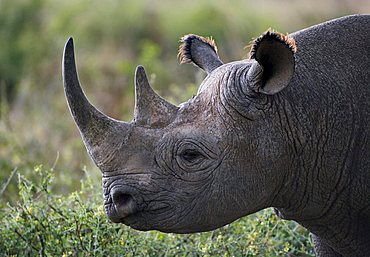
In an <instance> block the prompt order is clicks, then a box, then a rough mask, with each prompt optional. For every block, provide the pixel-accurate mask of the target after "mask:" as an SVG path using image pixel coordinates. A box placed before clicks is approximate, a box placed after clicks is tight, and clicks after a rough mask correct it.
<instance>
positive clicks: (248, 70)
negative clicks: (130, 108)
mask: <svg viewBox="0 0 370 257" xmlns="http://www.w3.org/2000/svg"><path fill="white" fill-rule="evenodd" d="M294 52H295V45H294V41H293V40H292V39H291V38H288V37H287V36H284V35H281V34H278V33H274V32H267V33H266V34H264V35H263V36H261V37H260V38H258V39H256V40H255V41H254V43H253V46H252V50H251V58H250V59H248V60H242V61H237V62H231V63H227V64H223V63H222V62H221V60H220V59H219V57H218V55H217V48H216V46H215V44H214V42H213V40H211V39H206V38H202V37H199V36H196V35H187V36H185V37H183V38H182V44H181V46H180V51H179V57H180V59H181V60H182V62H186V63H193V64H195V65H197V66H199V67H200V68H202V69H203V70H205V71H206V72H207V74H208V76H207V77H206V78H205V80H204V81H203V83H202V84H201V85H200V87H199V90H198V93H197V95H196V96H195V97H193V98H192V99H190V100H189V101H187V102H185V103H182V104H180V105H179V106H175V105H173V104H171V103H169V102H167V101H166V100H164V99H163V98H161V97H160V96H159V95H157V94H156V93H155V92H154V91H153V89H152V88H151V87H150V85H149V82H148V80H147V77H146V74H145V71H144V68H143V67H141V66H139V67H138V68H137V69H136V75H135V89H136V93H135V109H134V119H133V120H132V121H131V122H123V121H118V120H114V119H112V118H110V117H108V116H106V115H104V114H103V113H101V112H100V111H98V110H97V109H96V108H95V107H94V106H93V105H91V103H90V102H89V101H88V100H87V98H86V96H85V94H84V92H83V90H82V89H81V87H80V84H79V80H78V77H77V72H76V65H75V58H74V50H73V41H72V39H69V41H68V42H67V44H66V46H65V50H64V58H63V79H64V87H65V94H66V97H67V100H68V104H69V107H70V111H71V113H72V116H73V118H74V120H75V122H76V124H77V126H78V128H79V130H80V133H81V136H82V139H83V141H84V144H85V146H86V148H87V151H88V153H89V155H90V156H91V158H92V159H93V160H94V162H95V163H96V165H97V166H98V167H99V168H100V170H101V171H102V175H103V190H104V207H105V211H106V213H107V215H108V217H109V218H110V219H111V220H112V221H113V222H122V223H124V224H127V225H129V226H131V227H133V228H136V229H139V230H152V229H155V230H160V231H164V232H176V233H189V232H197V231H207V230H211V229H215V228H217V227H220V226H223V225H225V224H227V223H230V222H232V221H233V220H235V219H238V218H240V217H242V216H244V215H247V214H250V213H253V212H256V211H258V210H260V209H263V208H265V207H268V206H273V204H274V200H275V198H276V197H275V196H276V194H277V193H278V192H279V190H280V189H281V187H283V179H284V170H285V168H286V167H285V165H286V158H287V157H286V156H287V154H286V153H287V142H286V141H284V140H283V137H282V135H281V134H282V132H281V130H280V128H279V122H278V120H279V117H277V116H276V114H274V113H275V112H274V108H275V100H276V98H277V97H278V94H277V93H278V92H280V91H281V90H283V89H284V88H285V87H286V86H287V85H288V84H289V81H290V80H291V77H292V75H293V72H294Z"/></svg>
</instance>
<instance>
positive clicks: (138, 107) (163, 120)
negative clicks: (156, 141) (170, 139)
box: [134, 66, 178, 127]
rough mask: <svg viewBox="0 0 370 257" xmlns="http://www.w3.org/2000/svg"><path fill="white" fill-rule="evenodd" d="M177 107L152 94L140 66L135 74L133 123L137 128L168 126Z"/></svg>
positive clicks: (152, 91)
mask: <svg viewBox="0 0 370 257" xmlns="http://www.w3.org/2000/svg"><path fill="white" fill-rule="evenodd" d="M177 109H178V107H176V106H175V105H173V104H171V103H169V102H167V101H166V100H164V99H163V98H162V97H160V96H159V95H158V94H157V93H155V92H154V90H153V89H152V87H151V86H150V84H149V81H148V78H147V76H146V73H145V70H144V68H143V67H142V66H138V67H137V68H136V74H135V109H134V122H135V124H137V125H139V126H147V127H161V126H165V125H166V124H168V123H169V122H170V121H171V120H172V119H173V117H174V115H175V114H176V111H177Z"/></svg>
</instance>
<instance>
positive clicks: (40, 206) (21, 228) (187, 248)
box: [0, 166, 313, 256]
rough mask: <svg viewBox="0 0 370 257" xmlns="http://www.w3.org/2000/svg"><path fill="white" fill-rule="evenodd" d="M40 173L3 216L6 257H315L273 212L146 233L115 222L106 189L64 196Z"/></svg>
mask: <svg viewBox="0 0 370 257" xmlns="http://www.w3.org/2000/svg"><path fill="white" fill-rule="evenodd" d="M34 172H35V173H36V174H37V175H38V177H39V180H38V181H37V183H32V182H30V181H29V180H28V179H27V178H25V177H24V176H22V175H20V174H18V189H19V201H18V203H17V204H14V205H11V204H8V205H7V206H6V207H4V208H3V211H2V212H1V214H0V218H1V220H2V222H3V224H2V226H1V228H0V254H1V255H2V256H37V255H40V256H313V251H312V247H311V243H310V241H309V236H308V233H307V232H306V230H304V229H303V228H302V227H300V226H299V225H297V224H296V223H293V222H285V221H282V220H279V219H277V218H276V216H275V214H273V212H272V211H271V210H265V211H261V212H259V213H257V214H255V215H251V216H249V217H245V218H242V219H240V220H239V221H237V222H234V223H232V224H230V225H227V226H225V227H222V228H220V229H217V230H215V231H213V232H207V233H196V234H191V235H176V234H164V233H160V232H156V231H149V232H140V231H136V230H133V229H131V228H129V227H127V226H124V225H119V224H113V223H111V222H109V220H108V218H107V217H106V216H105V214H104V210H103V205H102V196H101V188H100V187H101V186H100V185H98V183H96V182H95V181H92V180H91V179H90V178H89V177H87V179H86V181H82V182H81V186H80V190H79V191H76V192H73V193H71V194H69V195H66V196H61V195H56V194H55V193H54V192H53V191H52V189H51V188H52V185H53V179H54V176H55V172H54V171H53V170H52V169H45V168H43V167H42V166H36V167H35V168H34Z"/></svg>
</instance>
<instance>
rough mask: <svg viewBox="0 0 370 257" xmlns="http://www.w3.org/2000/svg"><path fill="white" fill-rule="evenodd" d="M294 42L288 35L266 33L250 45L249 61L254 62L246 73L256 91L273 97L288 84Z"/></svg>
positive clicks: (294, 49) (291, 69)
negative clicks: (252, 60)
mask: <svg viewBox="0 0 370 257" xmlns="http://www.w3.org/2000/svg"><path fill="white" fill-rule="evenodd" d="M296 51H297V46H296V43H295V40H294V39H293V38H291V37H289V36H288V35H283V34H280V33H277V32H273V31H267V32H266V33H265V34H263V35H262V36H261V37H259V38H257V39H256V40H255V41H254V42H253V45H252V49H251V52H250V59H254V60H256V62H255V63H253V64H252V66H251V68H250V69H249V72H248V77H249V80H250V81H253V83H254V84H255V85H256V88H255V89H256V91H257V92H260V93H264V94H268V95H273V94H275V93H277V92H279V91H281V90H282V89H284V88H285V87H286V86H287V85H288V84H289V82H290V80H291V78H292V76H293V73H294V67H295V57H294V55H295V52H296Z"/></svg>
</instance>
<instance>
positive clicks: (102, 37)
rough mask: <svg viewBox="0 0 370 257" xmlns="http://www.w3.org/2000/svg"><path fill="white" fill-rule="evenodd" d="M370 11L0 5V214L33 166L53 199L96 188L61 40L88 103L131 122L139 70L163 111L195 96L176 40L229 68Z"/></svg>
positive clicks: (262, 4) (335, 1)
mask: <svg viewBox="0 0 370 257" xmlns="http://www.w3.org/2000/svg"><path fill="white" fill-rule="evenodd" d="M369 11H370V2H369V1H367V0H363V1H362V0H328V1H322V0H312V1H293V0H290V1H288V0H280V1H272V0H269V1H262V0H260V1H246V0H235V1H226V0H218V1H211V0H205V1H195V0H188V1H170V0H163V1H143V0H137V1H124V0H121V1H119V0H107V1H98V0H92V1H88V0H82V1H79V0H64V1H51V0H33V1H30V0H0V119H1V120H0V190H1V192H0V193H1V195H0V196H1V202H0V206H5V205H6V203H7V202H10V203H14V202H16V201H17V198H18V193H17V190H18V188H17V179H16V176H15V175H14V174H15V173H16V172H12V171H17V173H20V174H22V175H24V176H26V177H27V179H29V180H30V181H34V180H35V181H37V179H38V175H37V174H35V172H34V167H35V166H36V165H38V164H43V165H44V167H48V168H51V167H52V168H53V170H54V171H55V176H56V179H55V183H54V184H53V190H55V192H57V193H60V194H69V193H71V192H73V191H74V190H76V188H78V187H79V186H80V180H84V179H85V178H86V173H85V172H84V170H87V171H88V172H89V174H90V175H91V176H92V177H93V179H94V180H96V181H99V180H100V177H99V176H100V174H99V171H98V170H97V168H96V167H95V166H94V165H93V163H92V162H91V160H90V159H89V157H88V156H87V153H86V151H85V148H84V146H83V144H82V140H81V139H80V136H79V134H78V131H77V128H76V126H75V125H74V123H73V120H72V118H71V116H70V114H69V110H68V107H67V104H66V101H65V97H64V93H63V85H62V79H61V58H62V52H63V47H64V43H65V42H66V40H67V39H68V37H70V36H73V38H74V40H75V49H76V56H77V65H78V70H79V77H80V80H81V83H82V85H83V87H84V89H85V92H86V93H87V95H88V97H89V99H90V100H91V101H92V102H93V103H94V105H95V106H97V107H98V108H99V109H101V110H102V111H103V112H105V113H106V114H108V115H110V116H112V117H114V118H117V119H124V120H130V119H131V118H132V113H133V100H134V93H133V89H134V88H133V77H134V70H135V67H136V66H137V65H139V64H141V65H144V67H145V68H146V71H147V73H148V74H149V77H150V80H151V82H152V86H153V87H154V88H155V89H156V91H158V92H159V93H160V94H161V95H162V96H164V97H165V98H167V99H169V100H170V101H171V102H173V103H175V104H179V103H180V102H182V101H185V100H187V99H188V98H189V97H191V96H192V95H193V94H195V93H196V90H197V86H198V85H199V84H200V82H201V80H202V79H203V78H204V76H205V74H204V73H203V72H202V71H199V70H198V69H196V68H195V67H194V66H192V65H180V64H179V61H178V60H177V58H176V55H177V48H178V41H179V38H180V37H182V36H183V35H185V34H188V33H195V34H199V35H202V36H212V37H213V38H214V39H215V40H216V43H217V45H218V48H219V54H220V57H221V59H222V60H223V61H224V62H229V61H233V60H239V59H243V58H246V57H247V53H248V49H244V46H246V45H248V43H249V42H250V41H251V40H252V39H253V38H255V37H258V36H259V35H260V34H261V33H263V32H264V31H265V30H267V29H268V28H273V29H276V30H278V31H280V32H282V33H287V32H294V31H296V30H300V29H302V28H305V27H307V26H310V25H314V24H316V23H320V22H323V21H326V20H329V19H332V18H336V17H339V16H343V15H348V14H353V13H366V12H367V13H368V12H369ZM12 174H13V175H12ZM95 190H100V188H96V189H95Z"/></svg>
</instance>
